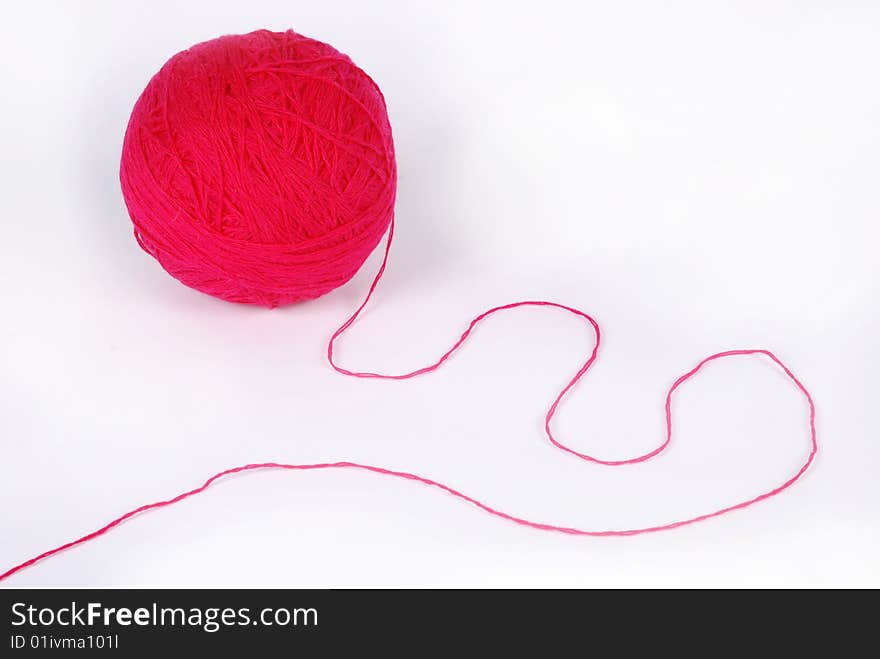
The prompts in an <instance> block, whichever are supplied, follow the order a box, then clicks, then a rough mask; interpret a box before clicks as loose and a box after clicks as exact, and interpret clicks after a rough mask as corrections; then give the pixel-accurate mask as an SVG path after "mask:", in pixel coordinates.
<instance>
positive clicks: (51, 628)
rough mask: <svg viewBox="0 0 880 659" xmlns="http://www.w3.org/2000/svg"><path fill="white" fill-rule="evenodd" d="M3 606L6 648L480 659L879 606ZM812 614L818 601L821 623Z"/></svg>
mask: <svg viewBox="0 0 880 659" xmlns="http://www.w3.org/2000/svg"><path fill="white" fill-rule="evenodd" d="M834 598H836V599H840V594H839V593H837V594H835V595H834ZM847 599H849V598H848V597H847ZM856 599H857V600H858V599H859V598H856ZM870 599H873V597H871V598H870ZM0 605H2V620H3V629H4V631H5V635H4V638H3V639H2V641H0V657H19V656H21V657H24V656H33V655H34V654H40V655H48V654H52V655H55V656H59V655H64V654H67V653H71V652H72V653H75V654H82V653H83V652H85V653H86V655H87V656H92V655H94V654H106V655H115V656H120V657H129V656H141V655H150V656H156V653H157V652H173V653H174V656H176V655H177V654H178V653H180V654H183V653H186V652H199V653H200V654H201V653H205V652H223V653H224V654H223V656H226V655H227V654H229V653H242V652H253V651H268V650H283V651H288V652H289V651H293V652H299V651H304V650H312V651H315V652H316V653H317V654H316V655H315V656H336V654H337V653H338V652H341V651H343V650H345V651H347V652H351V651H356V652H357V651H364V652H367V651H369V653H370V654H374V653H376V652H382V653H383V655H385V656H387V655H392V656H397V655H401V656H419V655H421V654H425V653H427V654H429V655H433V654H436V653H437V652H439V651H441V650H443V651H444V652H455V653H456V654H457V655H458V654H460V655H462V656H470V655H471V652H470V651H469V649H470V648H471V645H472V644H473V643H474V642H476V641H480V642H481V643H482V644H486V643H490V644H491V645H492V647H493V648H495V649H496V650H498V649H501V648H502V647H504V648H518V649H520V650H522V648H523V644H524V643H530V644H532V645H533V647H534V646H535V645H536V644H537V646H542V647H547V646H552V645H556V644H562V645H563V646H567V647H570V648H572V649H574V648H579V650H578V652H577V654H588V653H590V652H593V651H599V650H601V649H603V648H607V647H609V646H608V644H609V643H610V644H611V645H610V647H615V646H617V647H618V648H620V649H623V648H627V649H632V648H634V647H642V648H648V649H650V648H653V649H655V650H659V649H663V648H665V649H666V650H676V651H677V650H678V649H680V648H681V647H682V646H687V645H689V644H693V643H694V640H695V639H699V638H708V639H711V640H710V647H706V648H704V649H705V651H706V652H707V653H708V654H707V655H706V656H712V655H713V648H714V649H718V648H720V647H722V646H723V647H724V648H725V649H726V650H728V651H729V650H731V649H733V648H734V647H740V648H743V649H749V648H751V651H755V650H757V649H758V646H756V645H754V644H755V643H758V644H759V647H760V650H761V651H760V652H758V653H757V656H762V655H763V654H764V652H766V651H767V650H768V649H769V648H770V647H774V646H775V647H777V649H785V650H791V649H792V646H791V644H792V643H795V642H797V641H798V640H799V639H800V640H804V639H806V638H809V640H810V642H811V643H818V640H819V639H818V638H817V632H818V631H820V630H829V629H830V625H829V621H830V619H832V618H833V614H835V613H837V614H840V613H842V612H844V611H847V613H846V616H845V618H842V619H840V620H843V626H844V627H845V629H842V630H841V632H842V633H841V634H839V635H838V636H837V641H835V644H836V645H835V647H837V649H841V647H843V645H845V643H842V642H841V640H842V639H845V640H847V641H850V642H852V641H854V640H855V637H856V635H858V634H862V633H865V632H866V631H867V630H869V629H872V628H873V624H874V622H873V620H872V618H873V616H872V615H871V614H870V613H869V612H873V607H870V606H869V607H864V608H858V607H852V608H851V609H849V608H842V607H841V606H836V607H835V606H830V605H820V604H818V603H817V598H816V596H815V594H811V593H798V592H782V591H779V592H775V593H745V592H739V593H719V592H708V591H703V592H700V591H696V592H692V591H688V592H679V593H675V594H670V593H664V592H661V591H453V590H440V591H424V590H419V591H416V590H410V591H407V590H402V591H401V590H379V591H375V590H374V591H367V590H353V591H349V590H205V589H203V590H33V589H29V590H15V589H9V590H0ZM810 609H815V610H820V609H821V611H822V613H821V618H822V623H821V626H818V625H817V624H816V619H817V614H816V612H815V610H814V611H813V612H812V613H811V612H810ZM850 611H851V613H849V612H850ZM813 649H816V648H815V647H814V648H813ZM666 650H664V652H665V651H666ZM612 654H615V656H616V653H612ZM259 656H261V655H259Z"/></svg>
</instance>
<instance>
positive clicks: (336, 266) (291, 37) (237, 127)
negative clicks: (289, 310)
mask: <svg viewBox="0 0 880 659" xmlns="http://www.w3.org/2000/svg"><path fill="white" fill-rule="evenodd" d="M120 180H121V184H122V192H123V196H124V197H125V203H126V206H127V208H128V212H129V215H130V216H131V220H132V223H133V224H134V233H135V237H136V238H137V240H138V243H139V244H140V245H141V247H142V248H143V249H144V250H145V251H146V252H147V253H149V254H151V255H152V256H153V257H155V258H156V260H158V261H159V263H160V264H161V265H162V267H163V268H165V270H167V271H168V272H169V273H170V274H171V275H172V276H174V277H175V278H177V279H179V280H180V281H181V282H183V283H184V284H186V285H187V286H191V287H192V288H195V289H197V290H199V291H202V292H204V293H208V294H210V295H214V296H216V297H219V298H222V299H224V300H229V301H232V302H243V303H249V304H257V305H262V306H266V307H276V306H279V305H283V304H287V303H291V302H296V301H299V300H307V299H312V298H316V297H319V296H320V295H323V294H325V293H327V292H329V291H331V290H333V289H334V288H336V287H337V286H340V285H342V284H344V283H345V282H347V281H348V280H349V279H351V277H353V276H354V274H355V273H356V272H357V270H358V269H359V268H360V267H361V265H362V264H363V262H364V260H365V259H366V258H367V256H368V255H369V254H370V252H372V251H373V249H374V248H375V247H376V245H377V244H378V243H379V241H380V239H381V238H382V235H383V234H384V233H385V231H386V230H387V229H388V225H389V223H390V221H391V219H392V215H393V212H394V198H395V190H396V166H395V160H394V144H393V141H392V137H391V126H390V124H389V122H388V115H387V111H386V108H385V100H384V98H383V96H382V93H381V91H380V90H379V88H378V86H377V85H376V83H374V82H373V80H372V79H370V77H369V76H368V75H367V74H366V73H364V72H363V71H362V70H361V69H359V68H358V67H357V66H355V64H354V63H353V62H352V61H351V60H350V59H349V58H348V57H347V56H346V55H343V54H341V53H340V52H338V51H337V50H336V49H334V48H333V47H332V46H329V45H327V44H325V43H322V42H320V41H316V40H314V39H309V38H307V37H304V36H302V35H299V34H296V33H295V32H293V31H287V32H269V31H266V30H260V31H257V32H252V33H250V34H244V35H230V36H224V37H220V38H218V39H213V40H211V41H207V42H204V43H201V44H198V45H196V46H193V47H192V48H189V49H187V50H185V51H183V52H180V53H178V54H177V55H175V56H174V57H172V58H171V59H170V60H169V61H168V62H167V63H166V64H165V65H164V66H163V67H162V68H161V70H160V71H159V72H158V73H157V74H156V75H155V76H153V78H152V79H151V80H150V82H149V84H148V85H147V87H146V89H144V91H143V93H142V94H141V96H140V98H138V100H137V102H136V104H135V106H134V109H133V110H132V114H131V119H130V120H129V123H128V128H127V130H126V133H125V139H124V142H123V149H122V161H121V166H120Z"/></svg>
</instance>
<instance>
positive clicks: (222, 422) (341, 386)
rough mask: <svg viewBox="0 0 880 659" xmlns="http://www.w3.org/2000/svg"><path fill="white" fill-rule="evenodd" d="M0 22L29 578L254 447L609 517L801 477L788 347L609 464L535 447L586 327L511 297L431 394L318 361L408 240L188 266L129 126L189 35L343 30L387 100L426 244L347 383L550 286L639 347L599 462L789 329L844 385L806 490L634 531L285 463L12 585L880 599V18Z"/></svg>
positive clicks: (377, 312) (18, 451)
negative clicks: (319, 293)
mask: <svg viewBox="0 0 880 659" xmlns="http://www.w3.org/2000/svg"><path fill="white" fill-rule="evenodd" d="M841 4H847V5H849V6H848V7H842V6H840V5H841ZM872 5H873V6H872ZM0 11H2V20H0V24H2V25H3V26H4V30H3V39H2V41H0V44H2V45H0V48H2V51H0V73H2V77H3V85H4V90H5V92H4V95H3V103H2V104H0V126H2V128H0V131H2V132H0V135H2V148H0V180H2V181H3V195H2V199H3V201H2V203H3V212H2V216H3V220H2V223H3V225H2V226H3V240H2V242H0V286H2V296H3V306H2V311H0V313H2V323H0V455H2V458H0V502H2V503H0V529H2V531H0V534H2V535H0V568H3V569H5V568H7V567H10V566H11V565H13V564H15V563H18V562H20V561H22V560H24V559H26V558H29V557H31V556H32V555H34V554H37V553H39V552H41V551H43V550H45V549H48V548H50V547H53V546H55V545H57V544H60V543H61V542H64V541H66V540H69V539H71V538H74V537H78V536H79V535H81V534H83V533H85V532H87V531H90V530H93V529H95V528H96V527H98V526H99V525H101V524H103V523H104V522H105V521H107V520H109V519H111V518H113V517H115V516H116V515H118V514H120V513H122V512H124V511H126V510H129V509H130V508H132V507H135V506H137V505H140V504H142V503H145V502H149V501H153V500H156V499H161V498H165V497H168V496H170V495H174V494H177V493H178V492H181V491H183V490H185V489H188V488H190V487H193V486H195V485H197V484H199V483H201V482H202V481H203V480H204V479H205V478H206V477H207V476H208V475H210V474H211V473H213V472H215V471H218V470H220V469H223V468H226V467H229V466H233V465H237V464H241V463H245V462H252V461H263V460H279V461H289V462H308V461H316V460H336V459H350V460H359V461H364V462H369V463H373V464H379V465H385V466H388V467H391V468H398V469H408V470H413V471H416V472H419V473H422V474H425V475H427V476H430V477H433V478H436V479H438V480H441V481H443V482H446V483H449V484H451V485H453V486H456V487H459V488H461V489H462V490H464V491H465V492H467V493H469V494H471V495H473V496H476V497H478V498H481V499H484V500H486V501H488V502H490V503H492V504H494V505H497V506H499V507H501V508H502V509H504V510H507V511H509V512H511V513H515V514H520V515H524V516H528V517H534V518H537V519H538V520H543V521H549V522H557V523H564V524H571V525H578V526H584V527H593V528H606V527H622V526H632V525H641V524H654V523H659V522H664V521H668V520H671V519H676V518H680V517H683V516H688V515H693V514H696V513H700V512H704V511H707V510H710V509H713V508H715V507H719V506H721V505H725V504H728V503H732V502H734V501H737V500H740V499H743V498H745V497H748V496H751V495H753V494H755V493H757V492H759V491H761V490H763V489H767V487H768V486H772V485H774V484H776V483H778V482H781V481H782V480H784V479H785V478H787V477H788V476H789V475H790V474H791V473H793V471H794V470H795V469H796V467H797V466H798V465H799V464H800V463H801V462H802V460H803V459H804V456H805V453H806V451H807V434H806V427H805V422H804V412H805V408H804V404H803V403H802V401H801V399H799V398H798V395H797V393H796V392H795V391H794V390H793V389H792V388H791V387H790V386H788V385H787V384H786V381H785V380H784V379H783V378H782V377H780V376H779V375H778V374H777V373H775V372H774V371H773V370H772V369H771V368H770V367H768V366H767V365H766V364H764V363H763V362H761V361H760V360H757V359H755V360H749V359H745V360H738V361H728V362H724V363H720V364H718V365H716V366H713V367H712V368H711V369H709V370H707V372H706V374H705V376H704V377H702V378H701V379H699V380H697V381H694V382H693V383H692V384H690V385H688V386H687V388H686V389H684V390H683V391H682V392H681V395H680V397H679V398H678V399H677V401H676V413H677V431H678V435H677V438H676V440H675V444H674V446H673V447H672V448H671V449H670V450H669V451H668V453H667V454H666V455H664V456H663V457H661V458H659V459H656V460H655V461H654V462H653V463H650V464H647V465H642V466H636V467H631V468H624V469H616V470H615V469H607V468H602V467H598V466H596V467H591V466H589V465H586V464H583V463H580V462H578V461H577V460H575V459H572V458H570V457H566V456H565V455H563V454H561V453H559V452H557V451H556V450H554V449H552V448H551V447H550V446H549V445H548V444H547V442H546V441H545V439H544V437H543V434H542V419H543V414H544V411H545V408H546V405H547V403H548V402H549V401H550V399H551V397H552V394H553V393H554V392H555V391H556V390H557V388H558V387H559V386H560V385H561V384H563V383H564V382H565V380H566V379H567V378H568V377H569V376H570V374H571V373H572V372H573V369H574V368H575V367H576V365H577V364H578V363H579V360H581V359H582V357H583V355H584V354H585V353H586V351H588V349H589V338H590V336H589V333H588V332H587V331H586V330H585V328H584V327H582V326H581V325H579V324H578V323H577V322H576V321H575V320H574V319H571V318H569V317H567V316H565V315H563V314H561V313H554V312H551V311H540V310H523V311H517V312H514V313H510V314H508V315H507V316H505V317H499V318H497V319H495V320H492V321H491V322H489V323H488V324H486V325H485V326H483V327H482V328H481V329H480V330H479V332H478V333H477V335H476V336H475V337H474V338H473V340H472V342H471V343H470V344H469V345H468V346H467V347H466V348H465V349H464V350H463V351H462V352H461V353H460V354H459V355H458V356H457V357H456V358H455V359H454V360H453V361H452V362H451V363H450V364H449V365H448V367H446V368H444V369H443V370H441V371H440V372H438V373H435V374H431V375H428V376H426V377H423V378H421V379H419V380H416V381H409V382H368V381H360V380H353V379H347V378H343V377H341V376H338V375H336V374H335V373H334V372H332V371H331V370H330V368H329V367H328V365H327V363H326V361H325V359H324V357H323V354H324V349H325V342H326V339H327V337H328V334H329V332H330V331H331V330H332V329H333V328H335V327H336V326H337V325H338V324H339V322H340V321H341V320H343V319H344V318H345V317H346V315H347V314H348V313H349V312H350V311H351V310H352V308H353V307H354V305H355V303H356V302H358V300H359V299H360V298H361V296H362V295H363V293H364V292H365V286H366V285H367V283H368V281H369V278H370V277H372V274H373V272H374V270H375V267H376V259H375V256H374V258H373V259H371V260H370V261H369V262H368V264H367V266H366V267H365V269H364V270H362V272H361V273H360V275H359V276H358V277H357V278H356V279H355V280H354V281H353V282H351V283H350V284H349V285H347V286H345V287H344V288H342V289H340V290H338V291H336V292H334V293H332V294H330V295H328V296H326V297H325V298H323V299H321V300H319V301H316V302H313V303H309V304H305V305H301V306H295V307H291V308H286V309H282V310H276V311H274V312H269V311H266V310H262V309H252V308H245V307H241V306H234V305H231V304H227V303H223V302H220V301H217V300H214V299H212V298H209V297H207V296H204V295H201V294H199V293H196V292H194V291H191V290H189V289H187V288H185V287H183V286H182V285H180V284H178V283H177V282H176V281H174V280H173V279H171V278H170V277H169V276H168V275H166V274H165V272H164V271H162V270H161V268H160V267H159V266H158V265H157V263H156V262H154V261H153V260H152V259H151V258H149V257H148V256H147V255H145V254H144V253H142V252H141V251H140V249H139V248H138V247H137V245H136V244H135V241H134V239H133V238H132V236H131V229H130V223H129V220H128V217H127V214H126V212H125V208H124V206H123V202H122V197H121V194H120V191H119V185H118V180H117V167H118V158H119V152H120V143H121V138H122V134H123V130H124V127H125V124H126V121H127V118H128V113H129V111H130V109H131V106H132V104H133V102H134V100H135V98H136V96H137V94H138V93H139V92H140V90H141V89H142V88H143V86H144V85H145V84H146V82H147V80H148V79H149V77H150V76H151V75H152V74H153V73H154V72H155V70H157V69H158V68H159V66H160V65H161V64H162V63H163V62H164V60H165V59H167V58H168V57H169V56H170V55H172V54H173V53H175V52H177V51H179V50H181V49H183V48H185V47H187V46H189V45H191V44H192V43H194V42H198V41H202V40H205V39H208V38H211V37H213V36H217V35H219V34H224V33H230V32H244V31H249V30H251V29H256V28H258V27H268V28H273V29H285V28H287V27H293V28H295V29H297V30H298V31H300V32H302V33H304V34H307V35H310V36H314V37H317V38H320V39H322V40H325V41H328V42H330V43H332V44H334V45H336V46H337V47H338V48H339V49H341V50H342V51H344V52H347V53H349V54H351V55H352V56H353V57H354V58H355V60H356V61H357V62H358V63H359V64H360V65H361V66H362V67H363V68H364V69H366V70H367V71H368V72H369V73H370V74H371V75H373V77H374V78H375V79H376V80H377V81H378V82H379V84H380V86H381V87H382V88H383V90H384V92H385V95H386V97H387V99H388V102H389V111H390V114H391V120H392V125H393V126H394V129H395V137H396V144H397V152H398V157H399V165H400V183H399V203H398V223H399V234H398V236H399V237H398V240H397V243H396V246H395V250H394V253H393V254H392V263H391V267H390V270H389V271H388V274H387V276H386V278H385V280H384V282H383V284H382V286H381V288H380V290H379V293H378V294H377V296H376V298H375V304H373V305H372V307H371V308H370V310H369V312H368V314H367V315H366V316H365V317H364V318H363V321H362V322H361V323H360V324H359V325H357V326H356V328H355V329H354V330H353V332H352V333H351V335H350V336H348V337H347V338H346V339H345V341H344V342H343V344H342V348H341V356H342V358H343V360H344V362H345V363H346V364H347V365H350V366H354V367H369V368H373V369H378V370H385V371H394V370H401V369H410V368H414V367H417V366H421V365H422V364H424V363H426V362H427V360H428V359H429V358H434V357H436V356H437V355H439V354H440V353H441V352H442V351H443V350H445V349H446V347H447V346H448V345H449V343H450V341H451V340H453V339H454V338H455V337H456V336H457V335H458V333H459V332H460V330H461V329H462V327H463V324H464V323H465V322H466V321H467V320H468V319H469V318H470V317H471V316H472V315H474V314H475V313H477V312H479V311H481V310H483V309H484V308H486V307H488V306H491V305H494V304H499V303H503V302H507V301H513V300H516V299H526V298H533V297H544V298H549V299H553V300H558V301H561V302H565V303H569V304H573V305H576V306H579V307H582V308H584V309H585V310H586V311H588V312H590V313H593V314H595V315H596V316H597V317H598V318H599V320H600V322H601V323H602V324H603V329H604V330H605V332H606V335H607V343H606V344H605V349H604V350H603V353H602V355H601V359H600V362H599V364H598V366H597V368H596V369H595V372H594V373H593V374H592V376H591V377H589V378H588V379H587V380H586V381H585V382H584V383H583V385H582V386H581V387H580V388H579V389H578V390H577V392H576V393H575V394H574V395H573V396H572V397H571V398H570V399H569V401H568V404H567V405H566V406H565V407H564V409H563V410H562V412H561V414H560V416H559V421H558V424H557V428H558V430H559V435H560V437H561V438H562V439H563V440H565V441H568V442H570V443H571V444H572V445H574V446H575V447H578V448H581V449H583V450H588V451H593V452H595V453H596V454H599V455H602V456H606V457H625V456H629V455H634V454H636V453H638V452H642V451H644V450H645V449H646V448H649V447H652V446H654V445H655V444H656V443H657V441H658V440H659V438H660V436H661V433H662V427H663V425H662V424H663V418H662V402H663V400H662V399H663V395H664V393H665V390H666V388H667V387H668V385H669V384H670V383H671V381H672V380H673V379H674V378H675V377H676V376H677V375H678V374H680V373H681V372H683V371H685V370H687V369H688V368H690V367H691V366H692V365H693V364H694V363H695V362H696V360H698V359H699V358H700V357H702V356H704V355H706V354H709V353H711V352H714V351H716V350H721V349H726V348H731V347H759V346H761V347H768V348H770V349H772V350H774V351H776V352H777V353H778V354H779V356H780V357H781V358H782V359H784V360H786V361H787V362H788V363H789V364H790V365H791V366H792V368H793V369H794V370H795V372H796V373H797V374H798V375H800V376H801V377H802V378H803V380H804V382H805V383H806V384H807V385H808V386H809V387H810V388H811V389H812V391H813V393H814V395H815V397H816V401H817V405H818V409H819V417H818V421H819V432H820V441H821V447H822V452H821V454H820V457H819V459H818V461H817V463H816V465H815V466H814V468H813V469H812V470H811V471H810V472H809V473H808V475H807V477H806V478H805V479H804V480H803V481H802V482H801V483H800V484H798V485H797V486H796V487H795V488H794V489H792V490H790V491H789V492H788V493H786V494H785V495H783V496H782V497H779V498H777V499H774V500H772V501H770V502H767V503H764V504H763V505H760V506H758V507H755V508H752V509H750V510H748V511H744V512H739V513H735V514H733V515H730V516H727V517H724V518H721V519H718V520H714V521H710V522H708V523H704V524H699V525H696V526H692V527H689V528H685V529H681V530H678V531H673V532H669V533H662V534H655V535H651V536H646V537H638V538H630V539H617V540H596V539H589V538H574V537H568V536H564V535H559V534H552V533H541V532H537V531H531V530H528V529H524V528H520V527H517V526H515V525H512V524H508V523H505V522H502V521H500V520H496V519H494V518H491V517H488V516H486V515H484V514H482V513H480V512H478V511H477V510H475V509H473V508H471V507H469V506H467V505H465V504H463V503H460V502H458V501H456V500H454V499H452V498H450V497H447V496H444V495H442V494H440V493H438V492H435V491H432V490H429V489H426V488H422V487H419V486H417V485H414V484H410V483H406V482H396V481H393V480H387V479H382V478H379V477H375V476H372V475H369V474H360V473H345V472H335V473H330V472H316V473H308V474H290V473H261V474H252V475H249V476H247V477H243V478H236V479H230V480H228V481H226V482H224V483H222V485H219V486H217V487H215V488H214V489H212V490H211V491H209V492H208V493H205V494H203V495H201V496H199V497H197V498H194V499H190V500H189V501H187V502H186V503H182V504H180V505H177V506H175V507H172V508H168V509H165V510H163V511H159V512H156V513H153V514H149V515H146V516H142V517H140V518H138V519H137V520H136V521H133V522H131V523H128V524H126V525H124V526H123V527H121V528H119V529H117V530H115V531H114V532H112V533H111V534H109V535H107V536H105V537H103V538H101V539H99V540H96V541H93V542H91V543H89V544H87V545H85V546H82V547H79V548H77V549H74V550H72V551H69V552H66V553H65V554H63V555H61V556H58V557H55V558H52V559H50V560H47V561H45V562H44V563H42V564H40V565H38V566H36V567H34V568H31V569H29V570H27V571H25V572H22V573H20V574H19V575H17V576H15V577H14V578H12V579H10V580H9V581H8V582H6V584H7V585H9V586H32V585H33V586H49V585H63V586H68V585H70V586H73V585H80V586H91V585H94V586H105V585H149V586H159V585H168V586H177V585H184V586H197V585H202V586H221V585H240V586H245V585H249V586H316V587H342V586H661V585H662V586H869V585H870V586H878V585H880V515H878V512H880V511H878V508H880V488H878V483H880V481H878V479H877V476H876V471H877V467H878V463H880V442H878V432H877V426H876V418H877V405H878V400H880V386H878V377H877V375H876V374H877V372H878V369H880V345H878V343H880V342H878V340H877V337H878V336H880V313H878V308H880V302H878V300H880V295H878V292H880V291H878V266H877V244H878V239H880V235H878V230H877V218H878V214H880V196H878V194H877V190H878V187H877V186H878V179H880V122H878V120H877V118H878V116H880V87H878V85H877V84H876V82H877V71H878V64H880V40H878V39H877V35H878V34H880V8H878V7H877V5H876V3H873V2H867V1H866V2H863V3H838V2H833V1H832V0H827V1H824V2H819V1H817V2H810V3H792V2H781V1H772V2H767V1H763V0H762V1H760V2H758V1H754V2H738V3H735V2H731V3H726V2H713V3H704V2H698V1H696V0H695V1H693V2H671V3H652V2H623V3H610V2H608V3H600V2H590V3H580V2H578V3H575V2H571V3H555V2H541V3H535V4H534V5H520V4H519V3H508V2H497V3H494V2H493V3H489V2H485V3H481V2H472V1H471V2H464V3H458V2H450V3H415V2H403V1H402V2H379V1H372V2H360V1H354V0H353V1H352V2H332V1H322V2H292V1H291V0H284V1H283V2H275V3H270V2H257V1H248V2H241V1H234V2H217V1H216V0H214V1H211V2H199V3H178V2H149V3H146V2H145V3H141V4H140V5H137V4H133V3H111V2H106V3H83V2H79V3H61V2H59V3H57V4H48V3H39V2H34V3H15V4H10V5H4V7H3V9H2V10H0ZM0 571H2V570H0Z"/></svg>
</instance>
